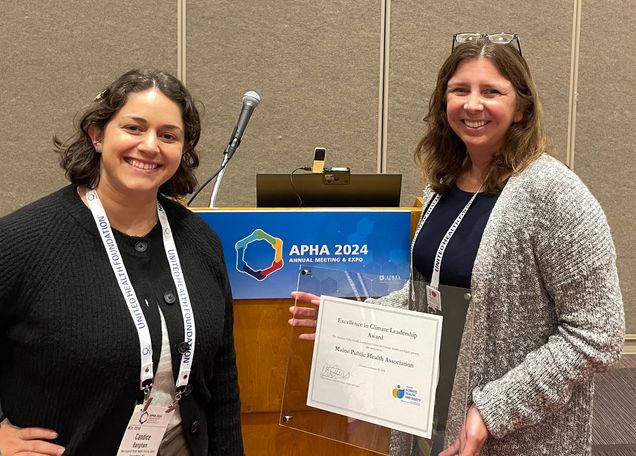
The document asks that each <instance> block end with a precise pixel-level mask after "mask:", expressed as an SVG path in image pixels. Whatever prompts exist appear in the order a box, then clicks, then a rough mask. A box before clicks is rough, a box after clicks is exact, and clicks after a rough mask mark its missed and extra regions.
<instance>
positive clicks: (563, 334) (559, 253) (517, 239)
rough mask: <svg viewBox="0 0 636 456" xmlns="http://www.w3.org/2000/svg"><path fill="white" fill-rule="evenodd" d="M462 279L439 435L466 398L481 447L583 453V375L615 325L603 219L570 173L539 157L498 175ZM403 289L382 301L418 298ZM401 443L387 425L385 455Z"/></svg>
mask: <svg viewBox="0 0 636 456" xmlns="http://www.w3.org/2000/svg"><path fill="white" fill-rule="evenodd" d="M431 196H432V192H431V191H430V190H426V191H425V197H424V201H425V202H428V201H429V200H430V198H431ZM471 282H472V299H471V302H470V306H469V309H468V315H467V317H466V329H465V330H464V334H463V336H462V344H461V349H460V353H459V360H458V368H457V373H456V376H455V382H454V386H453V394H452V398H451V405H450V411H449V422H448V426H449V427H448V429H447V434H446V444H447V445H448V444H450V443H451V442H452V441H453V440H454V438H455V436H456V435H457V433H458V431H459V428H460V427H461V424H462V420H463V417H464V416H465V412H466V410H467V407H468V406H469V405H470V404H471V403H474V404H475V405H476V407H477V409H478V410H479V412H480V413H481V415H482V417H483V419H484V421H485V423H486V426H487V427H488V431H489V432H490V437H489V438H488V440H487V441H486V444H485V445H484V447H483V449H482V452H481V455H482V456H489V455H506V456H510V455H525V454H534V455H538V454H541V455H559V456H563V455H576V456H581V455H589V454H591V434H592V425H591V422H592V395H593V391H594V382H593V375H594V373H595V372H601V371H604V370H606V369H607V368H608V366H609V365H610V364H612V363H613V362H615V361H616V360H617V359H618V358H619V356H620V352H621V350H622V347H623V341H624V330H625V327H624V324H625V323H624V312H623V304H622V298H621V292H620V289H619V285H618V275H617V271H616V253H615V250H614V245H613V242H612V238H611V235H610V230H609V227H608V225H607V220H606V218H605V215H604V213H603V211H602V209H601V207H600V206H599V204H598V202H597V201H596V199H595V198H594V197H593V196H592V194H591V193H590V192H589V190H588V189H587V187H586V186H585V185H584V184H583V183H582V182H581V180H580V179H579V178H578V177H577V176H576V175H575V174H574V173H573V172H572V171H570V170H569V169H568V168H567V167H565V166H564V165H563V164H561V163H560V162H558V161H557V160H556V159H554V158H552V157H550V156H547V155H544V156H542V157H540V158H539V159H538V160H536V161H535V162H534V163H532V164H531V165H530V166H529V167H528V168H527V169H526V170H524V171H523V172H521V173H520V174H518V175H516V176H513V177H511V178H510V179H509V181H508V183H507V184H506V186H505V187H504V189H503V191H502V192H501V195H500V196H499V198H498V200H497V203H496V204H495V207H494V209H493V211H492V213H491V215H490V218H489V220H488V224H487V225H486V228H485V230H484V234H483V237H482V240H481V243H480V246H479V250H478V252H477V257H476V259H475V265H474V268H473V274H472V280H471ZM413 288H415V287H413V286H412V285H410V284H409V286H407V287H405V288H404V289H403V290H401V291H398V292H395V293H393V294H391V295H389V296H387V297H386V298H384V301H385V302H384V303H385V304H390V305H394V306H400V307H406V305H408V306H409V307H410V308H411V309H418V308H421V307H422V306H421V305H420V304H418V303H419V302H421V301H422V299H425V297H424V296H423V295H422V294H421V293H420V292H419V291H418V290H413ZM409 290H411V291H412V292H414V296H415V301H413V300H411V301H410V302H409ZM387 301H388V302H387ZM412 444H413V438H412V437H411V436H409V435H407V434H403V433H399V432H393V434H392V436H391V453H390V454H391V455H395V456H398V455H399V456H409V455H410V454H411V446H412Z"/></svg>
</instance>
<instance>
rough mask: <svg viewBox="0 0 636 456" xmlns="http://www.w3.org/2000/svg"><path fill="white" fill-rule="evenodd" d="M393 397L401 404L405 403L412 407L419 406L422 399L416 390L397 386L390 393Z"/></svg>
mask: <svg viewBox="0 0 636 456" xmlns="http://www.w3.org/2000/svg"><path fill="white" fill-rule="evenodd" d="M392 394H393V397H394V398H396V399H399V400H400V401H402V402H407V403H409V404H413V405H420V403H421V402H422V399H421V398H420V395H419V394H418V392H417V389H415V388H413V387H412V386H400V385H397V386H396V387H395V388H393V391H392Z"/></svg>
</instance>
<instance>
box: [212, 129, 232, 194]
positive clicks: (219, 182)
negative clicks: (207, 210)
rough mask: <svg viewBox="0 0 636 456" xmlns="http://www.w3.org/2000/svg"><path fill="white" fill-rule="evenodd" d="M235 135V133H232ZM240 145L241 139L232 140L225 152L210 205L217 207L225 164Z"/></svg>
mask: <svg viewBox="0 0 636 456" xmlns="http://www.w3.org/2000/svg"><path fill="white" fill-rule="evenodd" d="M232 136H234V134H232ZM238 146H239V141H236V139H235V140H234V141H232V142H230V143H229V144H228V145H227V147H226V148H225V151H224V152H223V163H221V168H220V171H219V174H218V176H217V177H216V181H215V182H214V187H213V188H212V195H211V196H210V207H216V197H217V195H218V194H219V187H220V186H221V181H222V180H223V175H225V165H227V162H229V161H230V159H231V158H232V156H233V155H234V152H235V151H236V149H237V147H238Z"/></svg>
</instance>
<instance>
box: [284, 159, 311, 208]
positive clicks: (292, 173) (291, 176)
mask: <svg viewBox="0 0 636 456" xmlns="http://www.w3.org/2000/svg"><path fill="white" fill-rule="evenodd" d="M296 171H310V172H311V166H301V167H300V168H296V169H295V170H293V171H292V172H291V173H289V183H290V184H291V187H292V190H294V193H295V194H296V196H297V197H298V207H302V206H303V199H302V197H301V196H300V193H298V189H297V188H296V186H295V185H294V173H295V172H296Z"/></svg>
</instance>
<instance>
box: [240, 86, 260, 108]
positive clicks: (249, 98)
mask: <svg viewBox="0 0 636 456" xmlns="http://www.w3.org/2000/svg"><path fill="white" fill-rule="evenodd" d="M260 102H261V97H260V96H259V95H258V94H257V93H256V92H254V91H253V90H250V91H249V92H245V95H243V104H245V103H248V104H250V105H252V106H254V107H256V106H258V104H259V103H260Z"/></svg>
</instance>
